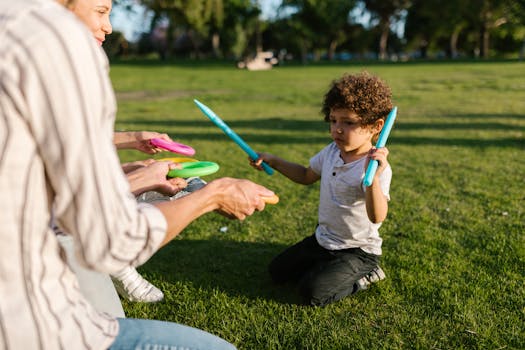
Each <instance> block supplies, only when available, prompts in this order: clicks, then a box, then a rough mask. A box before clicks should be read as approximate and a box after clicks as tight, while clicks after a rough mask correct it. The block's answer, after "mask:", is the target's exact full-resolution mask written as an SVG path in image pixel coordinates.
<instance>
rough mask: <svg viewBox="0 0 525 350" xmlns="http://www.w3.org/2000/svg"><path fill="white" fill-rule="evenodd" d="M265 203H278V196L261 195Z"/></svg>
mask: <svg viewBox="0 0 525 350" xmlns="http://www.w3.org/2000/svg"><path fill="white" fill-rule="evenodd" d="M261 198H262V200H263V201H264V202H265V203H266V204H277V203H279V196H277V195H276V194H274V195H273V196H271V197H261Z"/></svg>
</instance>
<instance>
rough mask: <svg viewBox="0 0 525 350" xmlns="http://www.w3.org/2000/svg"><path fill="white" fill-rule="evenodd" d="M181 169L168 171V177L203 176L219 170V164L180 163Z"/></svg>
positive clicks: (201, 162)
mask: <svg viewBox="0 0 525 350" xmlns="http://www.w3.org/2000/svg"><path fill="white" fill-rule="evenodd" d="M180 165H181V166H182V169H172V170H170V171H168V175H167V176H168V177H183V178H188V177H194V176H204V175H210V174H213V173H215V172H216V171H217V170H219V164H217V163H214V162H203V161H197V162H185V163H180Z"/></svg>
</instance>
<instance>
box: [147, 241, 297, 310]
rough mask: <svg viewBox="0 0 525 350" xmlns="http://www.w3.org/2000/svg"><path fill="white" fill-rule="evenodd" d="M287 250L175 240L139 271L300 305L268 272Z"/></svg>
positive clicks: (289, 289) (289, 288)
mask: <svg viewBox="0 0 525 350" xmlns="http://www.w3.org/2000/svg"><path fill="white" fill-rule="evenodd" d="M285 248H286V246H284V245H280V244H271V243H252V242H235V241H225V240H206V241H199V240H176V241H174V242H171V243H170V244H168V245H167V246H166V247H164V248H162V249H161V250H160V251H159V252H157V253H156V254H155V255H154V256H153V257H152V258H151V259H150V260H149V261H148V262H147V264H145V265H143V266H142V267H141V268H140V270H141V271H143V272H147V273H154V274H157V275H160V276H162V279H163V280H165V281H166V282H168V283H175V282H183V283H185V284H190V285H192V287H194V288H202V289H204V290H211V289H218V290H220V291H221V292H224V293H227V294H229V295H230V296H234V297H235V296H242V297H247V298H250V299H257V298H262V299H267V300H274V301H277V302H280V303H285V304H290V303H293V304H297V303H299V302H300V300H299V298H298V295H297V292H296V290H295V289H294V288H293V286H289V285H285V286H280V285H275V284H274V283H273V282H272V281H271V279H270V276H269V274H268V272H267V266H268V264H269V263H270V261H271V259H272V258H273V257H274V256H275V255H277V254H278V253H280V252H281V251H282V250H284V249H285Z"/></svg>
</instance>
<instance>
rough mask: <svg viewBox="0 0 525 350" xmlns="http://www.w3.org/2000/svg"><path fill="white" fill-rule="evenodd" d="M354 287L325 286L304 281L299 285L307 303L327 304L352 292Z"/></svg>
mask: <svg viewBox="0 0 525 350" xmlns="http://www.w3.org/2000/svg"><path fill="white" fill-rule="evenodd" d="M352 291H353V287H350V288H337V287H334V288H323V287H322V286H319V285H315V284H312V283H308V282H305V281H303V283H301V284H300V286H299V293H300V294H301V297H302V299H303V302H304V304H305V305H311V306H321V307H322V306H326V305H328V304H331V303H334V302H336V301H338V300H341V299H342V298H344V297H346V296H348V295H350V294H352Z"/></svg>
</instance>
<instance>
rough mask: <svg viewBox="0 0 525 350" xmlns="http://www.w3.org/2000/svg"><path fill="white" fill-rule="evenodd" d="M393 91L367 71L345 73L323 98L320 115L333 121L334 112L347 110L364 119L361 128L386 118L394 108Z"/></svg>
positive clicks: (333, 83)
mask: <svg viewBox="0 0 525 350" xmlns="http://www.w3.org/2000/svg"><path fill="white" fill-rule="evenodd" d="M392 107H393V105H392V91H391V90H390V88H389V87H388V85H387V84H386V83H385V82H384V81H382V80H381V79H379V78H378V77H375V76H372V75H370V74H369V73H368V72H362V73H360V74H354V75H350V74H344V75H343V76H342V77H341V78H340V79H337V80H334V81H333V82H332V84H331V86H330V89H329V90H328V92H327V93H326V95H325V96H324V101H323V106H322V109H321V113H323V114H324V120H325V121H327V122H328V121H330V110H331V109H334V108H335V109H348V110H351V111H352V112H354V113H356V114H357V115H358V116H359V117H360V118H361V125H363V126H366V125H371V124H373V123H374V122H375V121H376V120H378V119H385V118H386V117H387V115H388V113H389V112H390V110H391V109H392Z"/></svg>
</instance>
